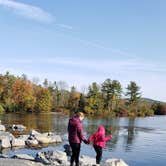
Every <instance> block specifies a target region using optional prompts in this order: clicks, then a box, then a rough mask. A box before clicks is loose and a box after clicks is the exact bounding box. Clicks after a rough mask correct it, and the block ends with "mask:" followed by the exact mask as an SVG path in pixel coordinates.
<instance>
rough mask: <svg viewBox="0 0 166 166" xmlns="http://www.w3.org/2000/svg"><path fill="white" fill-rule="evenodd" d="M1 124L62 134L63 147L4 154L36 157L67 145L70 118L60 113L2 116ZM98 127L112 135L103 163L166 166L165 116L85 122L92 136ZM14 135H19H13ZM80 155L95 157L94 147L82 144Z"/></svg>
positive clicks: (131, 165) (86, 129) (98, 119)
mask: <svg viewBox="0 0 166 166" xmlns="http://www.w3.org/2000/svg"><path fill="white" fill-rule="evenodd" d="M0 119H1V121H2V124H4V125H6V126H7V127H8V126H9V125H12V124H23V125H25V126H26V127H27V131H26V132H25V133H28V132H29V130H31V129H35V130H37V131H39V132H47V131H52V132H56V133H57V134H60V135H61V136H62V138H63V140H64V141H63V143H62V144H58V145H50V146H48V147H46V148H42V149H35V150H34V149H26V148H23V149H12V150H5V151H3V153H5V154H8V155H10V156H11V155H13V154H14V153H26V154H30V155H33V156H34V155H35V154H36V153H37V152H38V151H46V150H55V149H59V150H63V145H64V144H65V143H67V123H68V119H69V116H68V115H63V114H59V113H53V114H5V115H0ZM99 125H104V126H105V128H106V134H111V133H112V135H113V139H112V140H110V141H108V142H107V145H106V148H105V149H104V150H103V160H106V159H108V158H112V157H113V158H122V159H123V160H124V161H125V162H127V163H128V164H129V165H130V166H165V165H166V164H165V162H166V157H165V155H166V116H155V117H145V118H126V117H125V118H109V117H107V118H101V117H97V118H92V117H89V118H85V119H84V120H83V126H84V134H85V136H89V135H90V134H92V133H93V132H95V131H96V129H97V127H98V126H99ZM14 134H15V135H16V134H18V133H14ZM81 155H89V156H92V157H95V152H94V150H93V147H92V146H91V145H85V144H82V147H81Z"/></svg>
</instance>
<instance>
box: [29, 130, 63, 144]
mask: <svg viewBox="0 0 166 166" xmlns="http://www.w3.org/2000/svg"><path fill="white" fill-rule="evenodd" d="M30 136H32V137H34V138H35V139H36V140H37V141H38V142H39V143H41V144H50V143H60V142H62V138H61V137H60V136H59V135H56V134H54V133H51V132H48V133H39V132H37V131H35V130H32V131H31V133H30Z"/></svg>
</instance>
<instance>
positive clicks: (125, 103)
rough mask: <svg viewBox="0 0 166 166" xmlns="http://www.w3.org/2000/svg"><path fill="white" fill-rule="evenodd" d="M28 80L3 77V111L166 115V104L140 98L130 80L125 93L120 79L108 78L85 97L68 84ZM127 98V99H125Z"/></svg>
mask: <svg viewBox="0 0 166 166" xmlns="http://www.w3.org/2000/svg"><path fill="white" fill-rule="evenodd" d="M37 82H38V80H37V79H36V80H35V79H34V80H33V81H30V80H28V78H27V76H26V75H25V74H23V75H22V76H21V77H18V76H14V75H12V74H10V73H9V72H6V74H4V75H2V74H1V75H0V112H35V113H39V112H50V111H57V112H59V111H60V112H69V111H71V112H77V111H83V112H84V113H87V114H91V115H109V116H113V117H114V116H153V115H165V114H166V104H165V103H161V102H148V101H147V100H143V99H142V98H141V93H140V87H139V86H138V85H137V84H136V83H135V82H134V81H131V82H130V83H129V84H128V85H127V87H126V93H124V92H123V89H122V85H121V83H120V82H119V81H117V80H111V79H106V80H105V81H104V82H103V83H102V84H101V85H99V84H97V83H96V82H93V83H92V84H91V85H90V86H89V87H88V92H87V93H86V94H84V93H81V92H79V91H77V90H76V88H75V87H74V86H73V87H71V89H70V90H67V88H66V83H65V82H62V81H60V82H56V81H55V82H53V83H52V82H49V81H48V80H47V79H45V80H44V82H43V84H42V85H38V84H37ZM122 94H123V96H126V98H124V97H122Z"/></svg>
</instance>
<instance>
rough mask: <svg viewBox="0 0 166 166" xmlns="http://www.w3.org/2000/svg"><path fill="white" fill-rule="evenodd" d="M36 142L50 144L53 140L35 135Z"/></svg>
mask: <svg viewBox="0 0 166 166" xmlns="http://www.w3.org/2000/svg"><path fill="white" fill-rule="evenodd" d="M35 138H36V140H37V141H38V142H39V143H41V144H49V143H50V141H51V138H49V137H46V136H43V135H42V134H38V135H35Z"/></svg>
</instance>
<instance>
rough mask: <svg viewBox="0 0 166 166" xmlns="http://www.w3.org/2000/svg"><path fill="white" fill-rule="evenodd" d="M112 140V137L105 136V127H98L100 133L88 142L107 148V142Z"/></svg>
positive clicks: (91, 137)
mask: <svg viewBox="0 0 166 166" xmlns="http://www.w3.org/2000/svg"><path fill="white" fill-rule="evenodd" d="M110 139H112V135H109V136H105V128H104V127H103V126H99V127H98V131H97V132H95V133H94V134H92V135H91V136H90V137H89V138H88V142H89V143H90V142H91V141H93V145H97V146H101V147H105V143H106V141H108V140H110Z"/></svg>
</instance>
